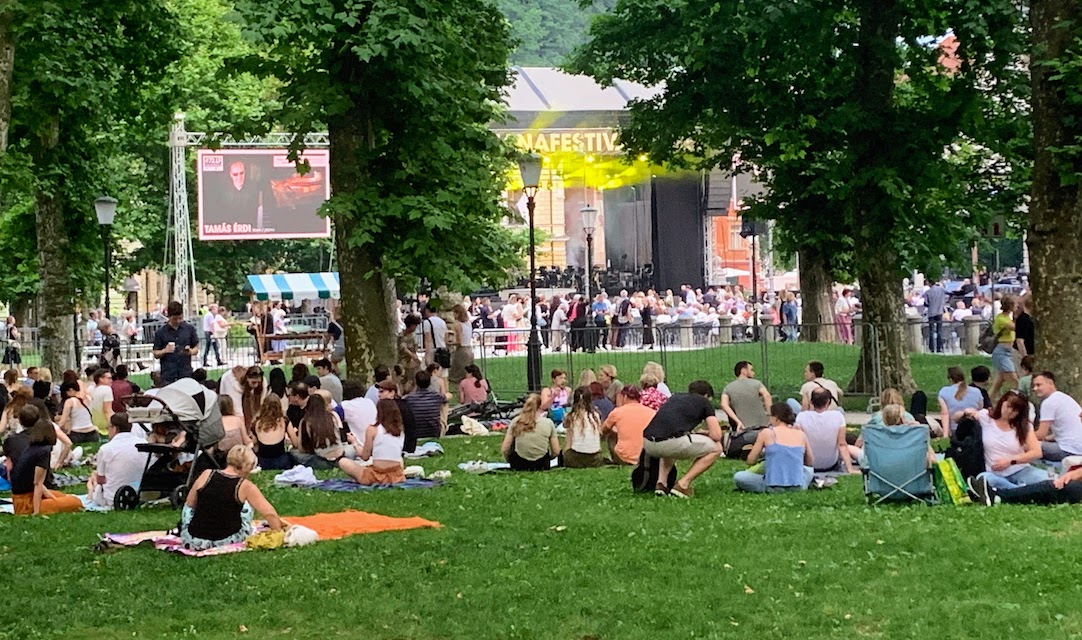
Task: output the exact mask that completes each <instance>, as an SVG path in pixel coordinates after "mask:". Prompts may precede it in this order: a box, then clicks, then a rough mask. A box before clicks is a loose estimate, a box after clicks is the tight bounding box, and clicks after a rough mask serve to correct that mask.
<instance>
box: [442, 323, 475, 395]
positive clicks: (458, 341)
mask: <svg viewBox="0 0 1082 640" xmlns="http://www.w3.org/2000/svg"><path fill="white" fill-rule="evenodd" d="M451 314H452V315H453V316H454V323H453V324H452V325H451V327H452V329H451V330H452V332H453V334H454V336H455V350H454V351H453V352H452V353H451V368H450V370H449V371H448V372H447V379H448V381H450V383H451V385H452V386H455V387H457V386H458V383H460V382H462V380H463V379H464V378H465V377H466V367H468V366H469V365H471V364H473V324H472V323H471V322H470V314H468V313H467V312H466V307H464V306H462V305H461V304H456V305H455V306H454V308H453V309H451Z"/></svg>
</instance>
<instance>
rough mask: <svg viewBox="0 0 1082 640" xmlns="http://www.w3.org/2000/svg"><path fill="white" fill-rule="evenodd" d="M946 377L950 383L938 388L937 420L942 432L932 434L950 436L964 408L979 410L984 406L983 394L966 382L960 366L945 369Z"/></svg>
mask: <svg viewBox="0 0 1082 640" xmlns="http://www.w3.org/2000/svg"><path fill="white" fill-rule="evenodd" d="M947 379H948V380H950V382H951V383H950V385H948V386H946V387H943V388H942V389H940V390H939V412H940V417H939V422H940V424H941V425H942V427H943V433H942V434H934V435H937V436H938V435H943V436H946V437H950V436H951V435H952V434H954V430H955V429H956V428H957V427H958V419H959V418H961V417H962V414H963V413H965V410H966V409H973V411H980V410H981V409H983V408H984V396H982V395H981V390H980V389H978V388H976V387H971V386H969V385H967V384H966V374H965V373H964V372H963V371H962V368H961V367H951V368H950V369H947ZM948 427H949V430H948Z"/></svg>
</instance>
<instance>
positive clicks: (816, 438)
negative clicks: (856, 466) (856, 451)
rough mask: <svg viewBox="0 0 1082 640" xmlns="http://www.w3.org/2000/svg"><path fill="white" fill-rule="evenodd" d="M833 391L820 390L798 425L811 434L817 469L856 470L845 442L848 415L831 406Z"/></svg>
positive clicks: (813, 455)
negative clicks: (809, 409) (834, 409)
mask: <svg viewBox="0 0 1082 640" xmlns="http://www.w3.org/2000/svg"><path fill="white" fill-rule="evenodd" d="M830 401H831V395H830V392H829V391H827V390H826V389H816V390H815V391H812V394H811V404H812V408H811V411H801V412H800V413H799V414H797V416H796V423H795V426H796V428H797V429H800V430H801V431H803V432H804V435H805V436H807V439H808V444H809V446H810V449H811V454H812V464H811V467H812V468H813V469H815V470H816V471H842V470H844V471H845V472H846V473H853V472H854V471H853V464H852V461H851V458H852V456H851V455H850V452H849V445H848V444H847V443H846V441H845V435H846V431H845V416H843V415H842V414H841V413H840V412H838V411H833V410H831V409H829V407H830Z"/></svg>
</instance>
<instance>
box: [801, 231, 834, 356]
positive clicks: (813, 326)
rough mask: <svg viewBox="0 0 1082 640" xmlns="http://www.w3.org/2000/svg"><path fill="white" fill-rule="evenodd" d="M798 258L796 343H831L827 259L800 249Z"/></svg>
mask: <svg viewBox="0 0 1082 640" xmlns="http://www.w3.org/2000/svg"><path fill="white" fill-rule="evenodd" d="M798 255H799V256H800V300H801V323H802V325H803V326H802V327H801V328H800V339H801V340H804V341H806V342H834V340H835V339H836V337H837V336H836V332H835V331H834V301H833V300H832V299H831V295H830V290H831V283H832V282H833V280H834V279H833V278H831V277H830V270H829V269H828V267H827V257H826V255H824V254H823V252H822V251H820V250H818V249H817V248H816V247H814V246H801V247H800V249H799V250H798Z"/></svg>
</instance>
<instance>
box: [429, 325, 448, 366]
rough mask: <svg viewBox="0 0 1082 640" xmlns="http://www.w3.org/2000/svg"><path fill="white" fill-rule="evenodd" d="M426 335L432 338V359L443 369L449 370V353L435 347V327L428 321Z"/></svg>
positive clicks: (444, 349)
mask: <svg viewBox="0 0 1082 640" xmlns="http://www.w3.org/2000/svg"><path fill="white" fill-rule="evenodd" d="M428 334H429V335H430V336H432V348H433V350H434V353H433V354H432V359H433V360H434V361H435V362H436V364H438V365H440V366H441V367H443V368H444V369H450V368H451V352H450V351H448V350H447V349H446V348H442V347H437V346H436V326H435V324H434V323H433V322H432V321H431V320H429V321H428Z"/></svg>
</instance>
